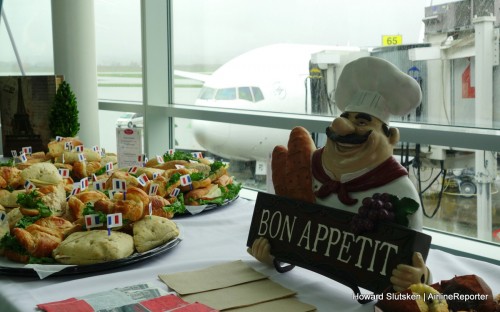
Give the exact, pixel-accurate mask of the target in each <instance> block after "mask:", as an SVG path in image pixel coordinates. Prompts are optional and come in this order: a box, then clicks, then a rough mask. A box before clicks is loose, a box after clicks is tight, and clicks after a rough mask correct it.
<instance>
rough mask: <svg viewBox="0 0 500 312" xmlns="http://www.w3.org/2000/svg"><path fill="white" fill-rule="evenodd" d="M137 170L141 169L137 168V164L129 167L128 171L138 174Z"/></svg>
mask: <svg viewBox="0 0 500 312" xmlns="http://www.w3.org/2000/svg"><path fill="white" fill-rule="evenodd" d="M137 170H139V168H137V167H136V166H133V167H130V168H128V173H132V174H136V173H137Z"/></svg>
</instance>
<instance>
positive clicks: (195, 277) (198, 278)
mask: <svg viewBox="0 0 500 312" xmlns="http://www.w3.org/2000/svg"><path fill="white" fill-rule="evenodd" d="M159 278H160V279H161V280H162V281H163V282H164V283H165V284H167V285H168V287H170V288H171V289H173V290H175V291H176V292H177V293H178V294H179V295H187V294H193V293H197V292H202V291H207V290H214V289H220V288H224V287H229V286H233V285H238V284H243V283H247V282H251V281H256V280H261V279H265V278H266V276H265V275H263V274H261V273H259V272H257V271H255V270H254V269H252V268H251V267H249V266H248V265H247V264H245V263H244V262H243V261H241V260H238V261H234V262H228V263H223V264H220V265H215V266H211V267H208V268H206V269H201V270H197V271H190V272H180V273H174V274H161V275H159Z"/></svg>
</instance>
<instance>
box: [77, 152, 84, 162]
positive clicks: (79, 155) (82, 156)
mask: <svg viewBox="0 0 500 312" xmlns="http://www.w3.org/2000/svg"><path fill="white" fill-rule="evenodd" d="M78 160H79V161H85V155H84V154H83V153H79V154H78Z"/></svg>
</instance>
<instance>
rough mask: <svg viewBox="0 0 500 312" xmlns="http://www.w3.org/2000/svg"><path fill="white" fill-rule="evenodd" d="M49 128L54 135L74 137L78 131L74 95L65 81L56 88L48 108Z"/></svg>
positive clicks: (78, 124) (78, 125)
mask: <svg viewBox="0 0 500 312" xmlns="http://www.w3.org/2000/svg"><path fill="white" fill-rule="evenodd" d="M49 128H50V131H51V132H52V135H53V136H54V137H55V136H62V137H74V136H76V135H77V134H78V131H80V123H79V122H78V107H77V100H76V96H75V94H74V93H73V91H72V90H71V86H70V84H69V83H67V82H66V81H63V82H62V83H61V85H59V88H58V89H57V92H56V96H55V98H54V104H53V105H52V108H51V109H50V117H49Z"/></svg>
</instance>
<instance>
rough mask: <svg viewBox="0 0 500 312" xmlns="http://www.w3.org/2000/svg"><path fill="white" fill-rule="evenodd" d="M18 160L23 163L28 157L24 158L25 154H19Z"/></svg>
mask: <svg viewBox="0 0 500 312" xmlns="http://www.w3.org/2000/svg"><path fill="white" fill-rule="evenodd" d="M19 159H20V160H21V162H23V163H25V162H27V161H28V157H27V156H26V154H25V153H24V152H22V153H21V155H19Z"/></svg>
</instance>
